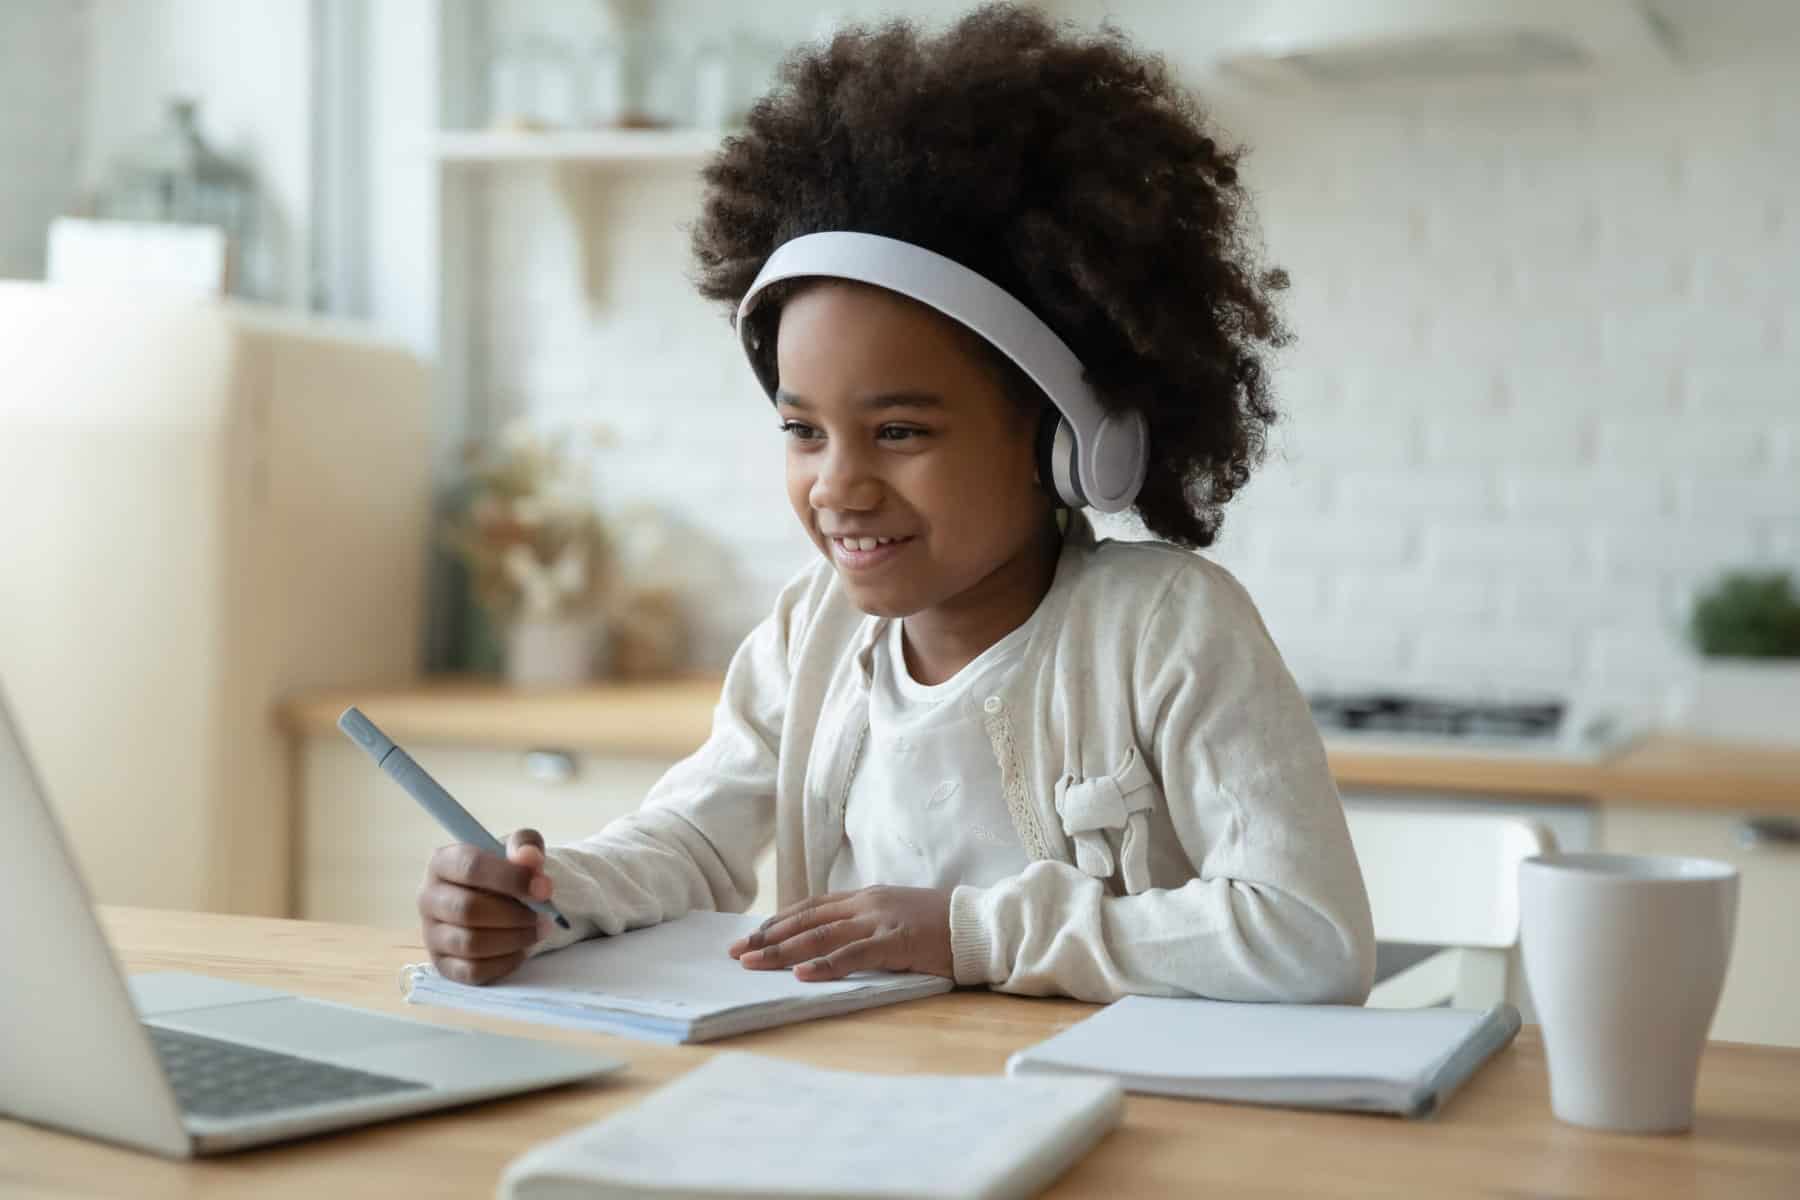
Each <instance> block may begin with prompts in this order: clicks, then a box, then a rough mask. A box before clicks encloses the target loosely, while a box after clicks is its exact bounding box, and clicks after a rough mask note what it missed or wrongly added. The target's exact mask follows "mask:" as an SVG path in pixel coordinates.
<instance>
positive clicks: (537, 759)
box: [525, 750, 581, 783]
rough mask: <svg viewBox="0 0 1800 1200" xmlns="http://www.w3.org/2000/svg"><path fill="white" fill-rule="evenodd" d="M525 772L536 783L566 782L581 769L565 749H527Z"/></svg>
mask: <svg viewBox="0 0 1800 1200" xmlns="http://www.w3.org/2000/svg"><path fill="white" fill-rule="evenodd" d="M525 774H526V775H528V776H529V777H530V778H531V779H532V780H534V781H535V782H537V783H568V782H569V781H570V780H571V779H574V778H575V777H576V776H577V775H579V774H581V769H580V768H579V767H578V766H576V764H575V756H574V755H573V754H570V753H569V752H568V751H567V750H528V751H526V753H525Z"/></svg>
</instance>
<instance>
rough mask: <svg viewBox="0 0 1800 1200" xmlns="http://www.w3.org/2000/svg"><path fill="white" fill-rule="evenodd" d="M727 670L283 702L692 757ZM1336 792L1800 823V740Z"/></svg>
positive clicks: (1493, 767) (1390, 779)
mask: <svg viewBox="0 0 1800 1200" xmlns="http://www.w3.org/2000/svg"><path fill="white" fill-rule="evenodd" d="M720 682H721V681H720V679H719V677H718V676H698V677H692V678H683V679H675V680H666V681H657V682H646V683H604V684H595V685H592V686H590V687H584V688H577V689H569V690H561V691H533V692H526V691H518V690H514V689H510V688H507V687H505V686H503V685H501V684H497V683H492V682H485V681H464V680H446V681H432V682H428V683H421V684H418V685H414V686H408V687H391V688H345V689H336V690H332V691H324V692H311V693H306V694H302V695H299V696H295V697H293V698H291V699H290V700H288V701H287V702H286V703H284V704H283V705H282V706H281V708H280V713H279V717H280V721H281V724H282V726H283V728H284V729H286V730H287V731H288V732H289V733H291V734H293V735H295V736H297V737H314V736H326V735H329V736H334V737H335V736H337V733H336V722H337V718H338V714H339V713H341V712H342V711H343V710H344V708H345V707H346V706H348V705H350V704H355V705H357V706H358V707H360V708H361V709H362V710H363V711H364V712H366V713H367V714H368V715H369V717H370V719H372V720H373V721H374V722H375V723H376V724H378V725H380V726H381V727H382V728H383V729H384V730H386V731H387V733H388V734H390V735H391V736H392V737H393V738H394V739H395V740H396V741H399V742H401V743H402V744H405V743H407V742H448V743H464V744H479V745H483V746H492V747H503V748H512V749H520V750H526V749H558V750H567V751H585V752H591V753H602V754H630V755H645V756H656V755H667V756H671V757H678V756H681V755H685V754H688V753H689V752H691V751H693V750H694V749H695V748H697V747H698V746H699V745H700V743H701V742H703V741H704V740H705V739H706V735H707V732H708V730H709V729H710V728H711V727H712V710H713V706H714V704H715V703H716V702H717V700H718V695H719V686H720ZM1328 750H1329V754H1330V760H1331V770H1332V774H1333V775H1334V776H1335V777H1336V779H1337V781H1338V784H1339V786H1340V787H1358V788H1400V789H1417V790H1421V791H1431V792H1437V793H1446V792H1448V793H1455V792H1469V793H1471V794H1480V795H1483V796H1487V797H1491V796H1493V795H1496V794H1504V795H1508V796H1514V797H1518V798H1521V799H1532V798H1542V799H1544V800H1546V801H1552V800H1566V799H1568V798H1571V797H1575V798H1587V799H1593V800H1607V799H1619V800H1626V801H1629V802H1631V803H1633V804H1639V805H1645V806H1668V807H1677V808H1682V809H1687V810H1706V811H1713V812H1730V813H1758V814H1763V815H1770V816H1793V817H1800V748H1797V749H1792V750H1788V749H1773V748H1768V747H1761V746H1751V745H1737V744H1733V743H1729V742H1717V741H1709V740H1705V739H1701V738H1695V737H1690V736H1686V735H1681V734H1675V733H1652V734H1650V735H1649V736H1647V737H1645V738H1644V739H1643V740H1641V741H1639V742H1638V743H1637V744H1635V745H1633V746H1631V747H1628V748H1627V749H1626V750H1624V751H1623V752H1622V753H1620V754H1619V755H1618V756H1617V757H1615V758H1613V759H1611V760H1609V761H1604V762H1572V761H1566V760H1559V759H1549V758H1527V757H1512V756H1508V757H1500V756H1494V755H1481V754H1477V753H1467V754H1463V753H1453V752H1445V751H1432V752H1429V753H1426V752H1421V753H1417V754H1410V753H1393V752H1371V751H1368V750H1363V749H1358V748H1355V747H1349V746H1344V745H1339V744H1328Z"/></svg>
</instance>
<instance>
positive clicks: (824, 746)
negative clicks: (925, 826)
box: [533, 513, 1375, 1004]
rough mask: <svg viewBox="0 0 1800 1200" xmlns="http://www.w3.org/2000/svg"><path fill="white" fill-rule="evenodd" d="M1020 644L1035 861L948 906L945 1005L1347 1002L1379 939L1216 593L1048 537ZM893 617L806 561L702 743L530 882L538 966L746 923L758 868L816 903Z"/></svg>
mask: <svg viewBox="0 0 1800 1200" xmlns="http://www.w3.org/2000/svg"><path fill="white" fill-rule="evenodd" d="M1034 620H1036V621H1037V622H1038V624H1037V633H1036V636H1034V637H1032V638H1031V640H1030V642H1029V643H1028V644H1027V645H1026V647H1025V653H1024V656H1023V658H1022V659H1021V660H1020V661H1019V662H1017V663H1016V664H1014V667H1013V669H1012V671H1011V673H1010V674H1009V675H1008V677H1007V678H1006V680H1005V682H1004V684H1003V685H1002V686H1001V687H999V688H998V689H997V690H996V691H995V692H993V693H990V694H989V695H987V696H985V697H983V698H982V701H981V711H982V717H983V726H984V728H985V730H986V732H987V737H988V742H989V744H990V745H991V747H992V756H993V759H994V761H995V762H997V763H999V764H1000V794H1001V796H1002V797H1003V799H1004V800H1005V803H1006V810H1007V812H1008V814H1009V815H1010V817H1011V820H1012V826H1013V830H1014V832H1015V834H1016V835H1017V836H1018V839H1019V844H1020V845H1021V846H1023V847H1024V851H1025V855H1026V857H1027V858H1029V859H1030V860H1031V862H1030V865H1029V866H1027V867H1026V868H1025V869H1024V870H1022V871H1020V872H1018V873H1016V874H1014V875H1012V876H1010V877H1009V878H1006V879H1002V880H1000V881H998V882H994V883H990V884H988V885H987V886H985V887H981V886H975V885H971V884H960V885H958V886H957V887H956V889H955V890H954V891H953V892H951V895H950V945H951V950H952V953H953V955H954V957H955V971H956V980H957V982H958V983H960V984H965V985H976V986H979V985H984V984H985V985H987V986H990V987H994V988H998V989H1001V990H1004V991H1009V992H1018V993H1022V994H1027V995H1044V994H1061V995H1065V996H1073V997H1075V998H1077V999H1081V1000H1090V1001H1096V1002H1109V1001H1112V1000H1117V999H1118V998H1119V997H1120V996H1123V995H1127V994H1131V993H1137V994H1141V995H1150V996H1179V995H1189V996H1209V997H1213V998H1215V999H1220V1000H1255V1001H1277V1002H1283V1003H1294V1004H1346V1003H1347V1004H1360V1003H1362V1001H1363V998H1364V997H1365V996H1367V995H1368V992H1369V983H1370V980H1371V979H1372V977H1373V976H1374V972H1375V932H1374V928H1373V922H1372V921H1371V920H1370V919H1369V898H1368V893H1367V892H1366V891H1365V890H1364V888H1363V881H1362V873H1361V871H1360V870H1359V869H1358V867H1357V862H1356V851H1355V848H1354V847H1353V846H1352V845H1351V842H1350V830H1349V828H1348V826H1347V824H1346V823H1345V820H1344V810H1343V806H1342V805H1341V804H1340V803H1339V801H1338V795H1337V788H1336V786H1335V785H1334V784H1333V781H1332V777H1331V769H1330V764H1329V763H1328V762H1327V761H1326V758H1325V746H1324V743H1323V742H1322V741H1320V739H1319V731H1318V727H1317V726H1316V725H1314V724H1313V720H1312V714H1311V712H1310V711H1309V710H1308V708H1307V705H1306V698H1305V697H1304V696H1303V695H1302V694H1301V692H1300V689H1299V687H1298V686H1296V684H1295V683H1294V680H1293V677H1292V676H1291V675H1290V674H1289V673H1288V670H1287V667H1286V664H1284V663H1283V662H1282V660H1281V655H1280V653H1279V652H1278V651H1277V650H1276V648H1275V644H1274V643H1273V642H1272V641H1270V639H1269V635H1268V631H1267V630H1266V629H1265V628H1264V627H1263V623H1262V619H1261V617H1260V616H1259V615H1258V614H1257V611H1256V607H1255V605H1254V604H1253V603H1252V602H1251V600H1250V597H1249V595H1248V594H1246V593H1245V591H1244V589H1243V588H1242V587H1241V586H1239V584H1238V582H1237V580H1236V579H1234V578H1232V576H1231V574H1230V572H1228V571H1226V570H1225V569H1224V568H1223V567H1221V566H1219V565H1218V564H1216V563H1213V562H1211V561H1209V560H1208V559H1206V558H1203V557H1201V556H1199V555H1196V554H1192V553H1190V552H1188V551H1186V550H1181V549H1178V548H1177V547H1174V546H1168V545H1163V544H1160V543H1156V542H1113V541H1104V542H1102V541H1096V539H1095V538H1094V534H1093V527H1092V526H1091V525H1089V523H1088V522H1087V521H1086V519H1085V518H1083V517H1082V516H1081V515H1080V514H1079V513H1077V514H1075V516H1074V518H1073V519H1072V520H1071V521H1070V522H1069V528H1068V530H1067V533H1066V535H1065V537H1064V540H1063V549H1062V557H1061V558H1060V559H1059V560H1058V562H1057V568H1056V578H1055V580H1054V581H1053V582H1052V583H1051V586H1050V590H1049V592H1048V593H1046V594H1045V596H1044V598H1043V600H1042V601H1040V602H1039V605H1038V615H1037V616H1036V617H1035V618H1034ZM892 624H893V622H892V619H891V618H887V617H878V616H872V615H870V614H868V613H865V612H863V611H862V610H861V609H859V608H858V607H857V606H856V605H855V604H854V603H853V602H852V600H851V598H850V596H849V593H848V592H847V591H846V590H845V589H844V588H843V586H842V584H841V583H840V581H839V580H838V578H837V571H836V568H835V567H834V566H833V564H832V563H831V562H830V561H829V560H826V559H824V558H821V559H820V560H819V561H818V562H816V563H815V564H813V565H812V566H810V567H808V568H807V569H806V570H805V571H804V572H803V573H802V574H801V575H799V576H798V577H796V578H795V580H794V581H793V582H792V583H791V584H790V585H789V586H788V587H787V588H785V589H783V591H782V594H781V597H780V598H779V599H778V600H777V601H776V604H775V611H774V612H773V613H771V614H770V616H769V618H768V619H767V620H765V621H764V622H762V624H760V625H758V626H757V627H756V630H755V632H753V633H752V634H751V635H750V636H749V638H747V639H746V640H745V642H744V644H743V645H742V646H741V647H739V649H738V652H737V654H736V655H735V656H734V657H733V658H732V662H731V669H730V670H729V671H728V672H727V673H726V675H725V686H724V690H723V692H722V693H721V695H720V698H719V705H718V707H717V708H716V709H715V710H714V714H713V729H712V735H711V736H710V737H709V738H708V739H707V740H706V743H705V745H703V746H702V747H701V748H700V749H699V750H697V751H695V752H694V753H693V754H691V755H689V756H688V757H687V758H685V759H683V760H682V761H681V762H679V763H677V764H675V765H674V766H673V767H671V768H670V769H669V771H668V773H667V774H665V775H664V776H663V777H662V779H660V780H659V781H658V782H657V784H656V786H655V787H653V788H652V789H651V791H650V794H649V795H648V796H647V797H646V798H645V800H644V804H643V807H642V808H640V809H639V810H638V811H637V812H635V813H632V814H631V815H630V816H626V817H620V818H619V819H618V820H615V821H613V822H612V823H611V824H609V825H607V826H606V828H604V829H602V830H601V831H600V832H598V833H596V834H594V835H593V836H591V837H588V838H585V839H583V840H582V841H580V842H576V843H572V844H567V845H559V846H553V847H551V848H550V851H549V854H548V864H547V867H546V870H547V871H548V873H549V875H550V878H551V881H552V883H553V885H554V887H555V891H556V903H557V907H559V908H561V909H562V911H563V915H564V916H566V917H568V919H569V922H570V925H571V928H570V929H567V930H563V929H557V930H554V931H552V933H551V934H550V936H548V937H546V938H545V939H543V940H542V941H540V942H539V943H538V944H537V945H536V946H535V947H533V950H534V952H541V951H543V950H547V949H553V948H554V947H556V946H560V945H566V944H568V943H569V942H573V941H576V940H578V939H580V938H583V937H592V936H593V935H594V934H595V933H607V934H614V933H620V932H623V931H624V930H627V929H636V928H639V927H640V926H644V925H653V924H655V923H657V922H659V921H669V920H673V919H675V918H676V917H679V916H681V915H682V914H684V913H687V912H690V911H692V910H694V909H697V908H710V909H719V910H721V911H730V912H741V911H743V910H744V909H745V908H747V907H748V906H749V905H750V904H751V903H752V902H753V900H754V899H755V896H756V886H757V864H758V861H759V859H760V858H761V856H762V855H763V854H764V853H765V852H766V851H767V850H768V848H769V846H770V844H771V843H773V844H774V847H775V855H776V898H775V899H776V903H777V904H778V905H786V904H793V903H795V902H796V901H798V900H800V899H802V898H804V897H806V896H815V895H818V894H820V893H822V892H824V891H826V890H828V885H829V883H830V877H831V871H832V868H833V866H834V865H835V864H836V861H837V857H838V854H839V852H840V851H841V850H842V849H843V844H844V817H845V814H846V809H847V807H848V803H849V798H850V793H851V791H852V790H853V788H854V786H855V781H856V776H857V775H858V773H859V771H858V760H859V756H860V751H861V750H862V749H863V748H865V747H866V742H867V738H866V736H865V735H866V733H867V731H868V718H869V697H870V693H871V691H872V688H873V685H874V674H875V660H877V659H878V658H879V657H880V656H881V651H882V644H883V640H884V639H885V638H886V637H888V636H890V635H891V633H892V629H891V626H892Z"/></svg>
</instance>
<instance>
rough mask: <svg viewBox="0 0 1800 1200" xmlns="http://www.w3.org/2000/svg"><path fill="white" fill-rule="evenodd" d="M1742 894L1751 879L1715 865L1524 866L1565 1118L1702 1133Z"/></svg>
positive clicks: (1620, 857)
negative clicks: (1715, 1022) (1707, 1053)
mask: <svg viewBox="0 0 1800 1200" xmlns="http://www.w3.org/2000/svg"><path fill="white" fill-rule="evenodd" d="M1737 894H1738V873H1737V869H1736V868H1735V867H1732V866H1731V865H1730V864H1728V863H1722V862H1714V861H1712V860H1711V859H1704V858H1661V857H1654V856H1649V855H1637V854H1540V855H1538V856H1536V857H1534V858H1528V859H1526V860H1525V861H1524V862H1523V863H1521V864H1520V867H1519V939H1520V948H1521V950H1522V951H1523V953H1524V958H1525V977H1526V981H1527V983H1528V984H1529V986H1530V988H1531V999H1532V1003H1533V1004H1534V1005H1535V1006H1536V1007H1537V1012H1538V1019H1539V1020H1540V1021H1541V1022H1542V1023H1543V1030H1544V1048H1545V1052H1546V1054H1547V1055H1548V1058H1549V1061H1550V1107H1551V1109H1552V1110H1553V1111H1554V1112H1555V1113H1556V1115H1557V1116H1558V1117H1559V1118H1560V1119H1562V1120H1564V1121H1569V1122H1571V1123H1573V1124H1576V1125H1587V1126H1591V1127H1594V1128H1597V1129H1611V1130H1617V1131H1620V1132H1624V1133H1673V1132H1677V1131H1679V1130H1683V1129H1686V1128H1688V1127H1689V1126H1690V1125H1692V1124H1693V1122H1694V1084H1695V1080H1696V1077H1697V1076H1698V1074H1699V1069H1700V1050H1701V1048H1702V1047H1703V1046H1704V1045H1705V1043H1706V1032H1707V1029H1708V1028H1709V1027H1710V1026H1711V1025H1712V1018H1713V1011H1714V1010H1715V1009H1717V1008H1718V1005H1719V990H1720V988H1721V986H1722V985H1723V984H1724V982H1725V966H1726V964H1727V963H1728V962H1729V961H1730V959H1731V940H1732V932H1733V930H1734V929H1735V928H1736V925H1737Z"/></svg>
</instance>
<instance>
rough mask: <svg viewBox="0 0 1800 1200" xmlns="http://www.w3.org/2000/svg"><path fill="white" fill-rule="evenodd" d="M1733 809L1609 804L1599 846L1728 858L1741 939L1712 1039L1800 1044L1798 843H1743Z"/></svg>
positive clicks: (1740, 822)
mask: <svg viewBox="0 0 1800 1200" xmlns="http://www.w3.org/2000/svg"><path fill="white" fill-rule="evenodd" d="M1743 823H1744V822H1743V819H1742V818H1741V817H1738V816H1734V815H1731V814H1728V813H1717V812H1700V811H1690V810H1682V809H1670V808H1643V807H1635V806H1631V805H1625V804H1614V803H1608V804H1607V805H1606V806H1605V807H1603V808H1602V809H1601V812H1600V848H1601V849H1602V850H1606V851H1610V852H1616V853H1625V854H1680V855H1692V856H1694V857H1698V858H1713V859H1719V860H1720V861H1723V862H1728V863H1730V864H1732V865H1733V866H1735V867H1736V868H1737V869H1738V872H1739V876H1740V879H1739V884H1738V889H1739V890H1738V917H1737V937H1736V940H1735V941H1734V943H1733V945H1732V950H1731V966H1730V967H1729V969H1728V970H1727V972H1726V975H1725V992H1724V995H1723V996H1722V997H1721V998H1720V1000H1719V1012H1718V1015H1717V1016H1716V1017H1715V1018H1714V1019H1713V1026H1712V1035H1711V1036H1712V1037H1714V1038H1717V1039H1719V1040H1721V1041H1732V1042H1770V1043H1774V1044H1776V1045H1782V1046H1800V845H1796V844H1793V843H1788V844H1781V843H1779V842H1775V841H1771V840H1765V841H1763V842H1762V843H1761V844H1759V845H1756V846H1746V845H1744V844H1743V843H1742V842H1741V841H1740V839H1739V831H1740V827H1741V826H1742V825H1743Z"/></svg>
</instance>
